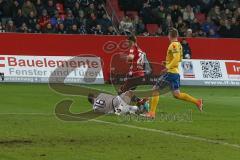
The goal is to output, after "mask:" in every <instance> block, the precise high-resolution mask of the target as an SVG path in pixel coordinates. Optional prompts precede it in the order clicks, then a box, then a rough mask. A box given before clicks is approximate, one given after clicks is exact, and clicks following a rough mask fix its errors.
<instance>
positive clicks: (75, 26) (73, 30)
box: [68, 24, 80, 34]
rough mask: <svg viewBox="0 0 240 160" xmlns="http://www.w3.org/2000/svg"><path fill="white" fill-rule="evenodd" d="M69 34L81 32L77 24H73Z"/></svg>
mask: <svg viewBox="0 0 240 160" xmlns="http://www.w3.org/2000/svg"><path fill="white" fill-rule="evenodd" d="M68 33H69V34H80V33H79V30H78V27H77V25H76V24H73V25H72V26H71V28H70V29H69V31H68Z"/></svg>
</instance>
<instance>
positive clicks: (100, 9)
mask: <svg viewBox="0 0 240 160" xmlns="http://www.w3.org/2000/svg"><path fill="white" fill-rule="evenodd" d="M96 14H97V18H99V19H101V18H102V17H103V16H104V14H105V15H106V12H105V9H104V5H103V4H101V3H100V4H98V6H97V9H96Z"/></svg>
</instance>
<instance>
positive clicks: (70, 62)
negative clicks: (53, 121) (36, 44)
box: [0, 55, 104, 84]
mask: <svg viewBox="0 0 240 160" xmlns="http://www.w3.org/2000/svg"><path fill="white" fill-rule="evenodd" d="M0 72H3V73H4V74H5V80H4V81H5V82H30V83H49V80H50V79H51V83H58V82H60V83H61V80H62V81H64V83H83V84H103V83H104V77H103V70H102V65H101V59H100V58H99V57H67V56H17V55H16V56H15V55H0ZM50 77H51V78H50Z"/></svg>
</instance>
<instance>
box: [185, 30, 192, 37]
mask: <svg viewBox="0 0 240 160" xmlns="http://www.w3.org/2000/svg"><path fill="white" fill-rule="evenodd" d="M185 37H193V31H192V29H191V28H188V29H187V31H186V33H185Z"/></svg>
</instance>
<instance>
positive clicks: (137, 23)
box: [133, 15, 145, 35]
mask: <svg viewBox="0 0 240 160" xmlns="http://www.w3.org/2000/svg"><path fill="white" fill-rule="evenodd" d="M133 25H134V30H135V34H137V35H141V34H142V33H143V32H144V31H145V25H144V24H143V21H142V19H139V16H138V15H136V16H135V17H134V20H133Z"/></svg>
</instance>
